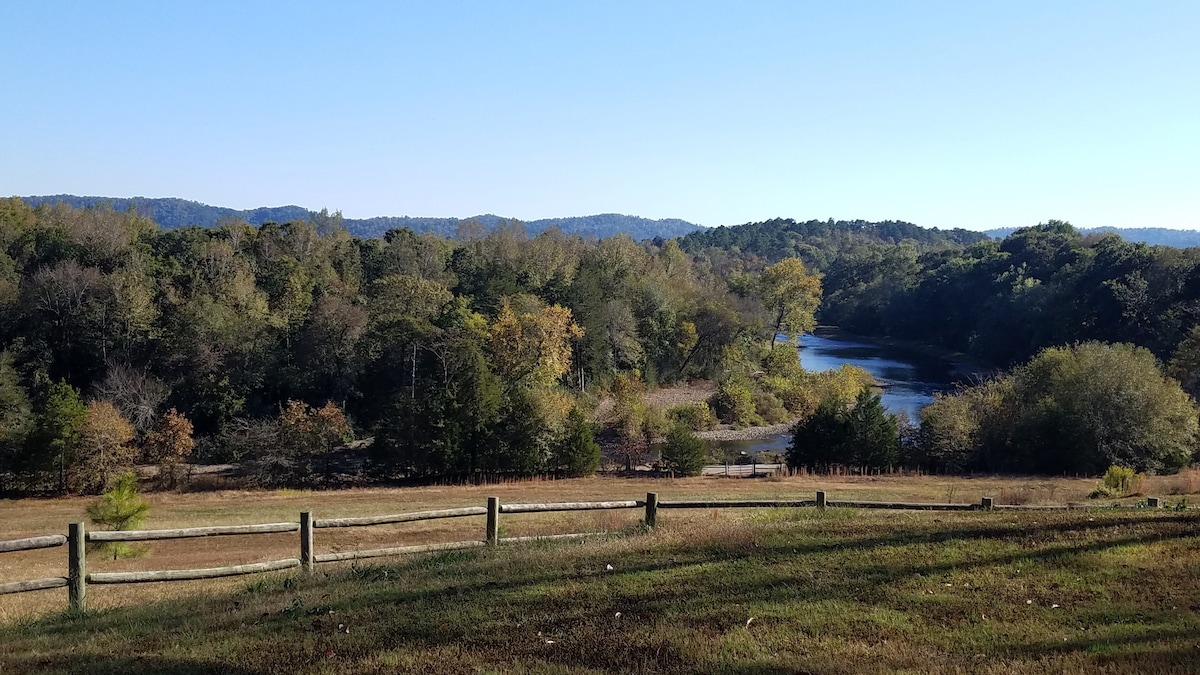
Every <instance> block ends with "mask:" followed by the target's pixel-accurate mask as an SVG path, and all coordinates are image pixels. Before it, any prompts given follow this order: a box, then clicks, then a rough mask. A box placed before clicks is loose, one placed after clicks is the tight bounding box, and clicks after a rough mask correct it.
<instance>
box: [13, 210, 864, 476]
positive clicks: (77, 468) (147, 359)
mask: <svg viewBox="0 0 1200 675" xmlns="http://www.w3.org/2000/svg"><path fill="white" fill-rule="evenodd" d="M776 268H777V269H769V270H768V271H769V272H770V273H769V274H765V275H762V276H763V281H752V280H748V278H744V277H739V278H738V279H737V283H736V284H735V283H731V281H730V280H729V279H726V278H723V277H722V276H720V275H719V274H716V273H714V272H713V271H712V270H711V269H710V268H709V266H708V265H706V264H705V263H703V262H699V261H696V260H695V259H693V258H692V257H690V256H688V255H687V254H686V253H684V252H683V251H682V250H681V249H680V248H679V246H678V245H677V244H676V243H675V242H673V241H668V242H665V243H662V244H661V245H660V244H655V243H653V242H645V243H641V244H639V243H637V242H635V241H634V240H632V239H631V238H629V237H627V236H616V237H610V238H606V239H602V240H585V239H584V238H582V237H579V236H567V235H565V234H563V233H562V232H561V231H560V230H558V229H553V228H552V229H549V230H546V231H543V232H542V233H540V234H538V235H537V236H535V237H532V238H531V237H528V236H527V233H526V232H525V230H524V227H523V226H522V225H521V224H520V223H516V222H505V223H501V224H499V225H497V226H496V227H495V228H493V229H492V230H490V231H487V230H485V228H483V226H482V225H480V224H478V223H465V224H463V226H462V227H460V228H459V232H458V238H457V239H456V240H451V239H447V238H444V237H440V236H437V235H434V234H430V233H425V234H417V233H415V232H413V231H412V230H408V229H398V230H391V231H389V232H388V233H387V234H386V235H385V236H384V237H382V238H378V239H360V238H355V237H353V236H351V235H350V234H349V233H348V232H347V231H346V230H345V229H344V228H341V227H337V224H336V223H334V224H333V226H330V223H328V222H327V221H323V220H317V221H315V222H314V221H313V220H312V219H310V220H302V221H292V222H289V223H285V224H276V223H266V224H263V225H262V226H260V227H257V228H255V227H252V226H250V225H249V224H247V223H244V222H238V221H233V222H227V223H225V224H223V225H222V226H221V227H219V228H199V227H190V228H177V229H160V228H158V227H157V226H156V224H155V223H154V222H153V221H151V220H149V219H148V218H145V217H143V216H141V215H139V214H138V213H137V212H136V211H130V212H117V211H114V210H112V209H111V208H108V207H94V208H88V209H75V208H72V207H70V206H67V205H65V204H57V205H54V206H48V205H43V206H39V207H36V208H34V207H30V206H29V205H27V204H24V203H23V202H22V201H21V200H18V199H8V200H0V313H2V314H3V321H2V322H0V326H2V328H0V347H2V352H0V451H2V454H0V479H3V480H4V481H5V486H4V488H5V489H7V490H10V491H12V490H22V491H27V492H29V491H32V492H46V491H54V490H60V491H61V490H78V491H90V490H94V489H97V488H98V487H99V486H100V485H102V484H103V483H104V482H106V480H107V477H108V476H109V475H110V474H111V473H112V471H113V470H115V469H114V468H113V467H116V466H119V465H126V464H128V463H130V462H132V461H135V460H138V461H152V462H166V463H168V464H172V463H178V461H182V459H184V458H190V459H192V460H197V461H208V462H223V461H237V462H246V463H249V464H253V465H255V466H256V467H257V469H256V470H257V471H258V475H259V476H260V477H261V479H262V481H263V482H268V483H269V482H272V481H274V482H319V481H320V480H321V479H322V474H328V473H330V466H329V464H330V459H331V457H330V455H331V450H332V448H334V447H335V446H338V445H340V444H341V443H343V442H345V441H346V440H348V439H349V438H351V437H353V436H356V435H357V436H374V437H375V442H374V443H373V444H372V445H371V450H370V454H371V457H370V466H371V472H372V476H374V477H385V476H397V477H409V478H414V477H415V478H420V477H433V476H441V477H451V476H458V477H469V476H472V475H477V474H479V473H484V472H491V473H495V472H501V473H504V472H515V473H538V472H544V471H552V472H557V473H565V472H571V471H578V470H584V469H586V468H587V467H589V466H590V467H591V469H592V470H594V468H595V466H594V465H595V462H596V461H598V457H590V455H592V454H594V453H595V452H596V445H595V442H594V440H592V435H593V433H594V431H595V430H594V428H593V427H592V425H591V422H590V421H589V420H590V417H591V411H592V410H593V409H594V407H595V404H596V394H597V393H606V394H607V393H612V395H613V396H614V397H615V399H616V408H617V409H616V412H615V413H614V414H613V415H612V424H613V425H614V426H616V427H617V428H618V429H619V431H620V433H619V434H618V436H619V438H618V440H619V442H620V444H621V449H622V453H623V454H624V456H625V457H626V459H627V461H630V462H632V461H633V460H634V459H635V458H637V456H638V455H639V454H640V453H641V452H642V451H643V450H644V448H645V443H646V441H647V440H648V439H650V438H656V437H660V436H661V435H662V434H663V433H665V431H666V430H667V427H668V426H669V423H670V421H671V420H669V419H667V418H666V414H667V412H668V411H648V410H646V409H645V408H644V407H643V406H642V405H641V404H640V397H639V396H638V392H639V391H641V390H643V389H644V388H645V387H647V386H649V387H653V386H656V385H657V384H659V383H669V382H674V381H677V380H680V379H684V378H691V377H704V378H713V379H718V380H720V381H721V382H722V383H723V384H722V387H721V389H720V392H719V394H720V396H718V397H717V398H716V400H714V402H713V406H714V408H715V409H709V408H708V406H706V405H700V406H698V409H693V410H681V411H670V412H671V415H673V416H674V418H675V419H676V420H678V419H683V418H686V419H687V420H689V424H691V425H692V426H704V425H710V424H711V423H712V422H713V420H714V419H715V418H714V414H715V415H720V416H722V417H723V418H724V419H725V420H727V421H735V422H739V423H744V424H751V423H756V422H759V421H763V420H771V421H776V422H778V421H784V420H786V419H789V418H791V417H793V416H795V415H797V414H801V413H802V412H803V408H804V407H805V406H810V405H815V402H814V400H815V399H816V398H819V397H820V396H821V393H820V392H821V391H825V390H830V389H833V388H837V387H839V386H843V385H842V384H840V380H838V378H837V377H833V376H822V377H808V376H806V375H805V374H804V373H803V371H802V370H801V369H800V368H799V361H798V358H797V357H796V355H795V352H796V350H795V349H794V347H791V348H788V347H784V346H783V345H782V344H779V345H775V344H774V342H775V340H774V337H775V335H776V334H778V333H780V332H782V333H791V334H793V335H794V334H796V333H798V332H800V331H803V330H808V329H810V328H811V327H812V323H813V322H812V313H813V311H814V310H815V308H816V305H817V302H818V301H819V294H820V285H819V280H818V279H817V278H816V277H815V276H812V275H810V274H808V273H807V272H806V270H805V269H804V266H803V265H802V264H800V263H799V262H798V261H796V260H792V261H788V264H781V265H779V266H776ZM767 284H774V286H770V285H767ZM796 298H798V299H796ZM772 353H774V354H775V355H774V357H772V358H767V357H768V356H770V355H771V354H772ZM764 360H765V361H767V363H766V364H765V365H764ZM759 372H766V373H768V374H769V375H770V376H771V377H770V379H768V380H763V381H759V380H754V381H751V379H752V378H751V374H753V373H759ZM845 377H846V378H850V379H851V380H855V381H858V380H860V379H862V378H861V374H860V373H854V372H853V371H848V373H847V374H846V375H845ZM768 387H773V389H771V390H768ZM185 437H186V438H185ZM193 438H194V447H193V445H192V443H193ZM572 452H575V453H579V452H583V453H586V454H588V455H589V457H587V458H584V459H583V460H580V458H579V457H576V456H572V454H571V453H572ZM185 456H186V457H185Z"/></svg>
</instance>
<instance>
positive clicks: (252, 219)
mask: <svg viewBox="0 0 1200 675" xmlns="http://www.w3.org/2000/svg"><path fill="white" fill-rule="evenodd" d="M22 200H23V201H24V202H25V203H26V204H29V205H30V206H53V205H55V204H65V205H67V206H70V207H72V208H75V209H91V208H97V207H104V208H111V209H113V210H114V211H120V212H126V211H129V210H131V209H132V210H134V211H137V212H138V213H140V214H142V215H143V216H146V217H148V218H150V219H152V220H153V221H154V222H155V223H157V224H158V226H159V227H162V228H164V229H174V228H177V227H190V226H192V225H197V226H200V227H219V226H220V225H221V224H223V223H226V222H237V221H241V222H245V223H249V224H250V225H254V226H256V227H257V226H259V225H262V224H264V223H287V222H292V221H309V220H313V221H317V222H320V221H323V220H327V219H329V218H333V219H335V220H336V221H337V223H338V225H339V226H341V227H345V228H346V230H348V231H349V232H350V234H352V235H354V236H356V237H363V238H370V237H382V236H384V234H386V233H387V232H388V231H389V230H398V229H403V228H408V229H410V230H412V231H414V232H432V233H434V234H437V235H441V236H443V237H453V236H454V235H455V233H456V232H457V231H458V228H459V226H461V225H462V224H463V223H465V222H468V221H470V222H473V223H478V224H480V225H483V227H484V228H485V229H487V230H491V229H493V228H494V227H496V226H497V225H500V224H501V223H504V222H507V220H508V219H506V218H502V217H500V216H496V215H492V214H485V215H479V216H475V217H473V218H428V217H415V216H377V217H373V218H342V217H341V215H340V214H338V213H335V214H333V215H332V216H331V215H330V214H329V213H328V211H327V210H325V209H322V211H320V212H317V211H310V210H308V209H306V208H304V207H301V206H274V207H260V208H257V209H245V210H237V209H231V208H226V207H222V206H210V205H208V204H202V203H200V202H195V201H191V200H187V199H178V198H174V197H166V198H152V197H80V196H77V195H43V196H33V197H24V198H23V199H22ZM552 227H557V228H559V229H560V230H562V231H563V232H566V233H567V234H578V235H581V236H583V237H596V238H604V237H611V236H613V235H616V234H620V233H624V234H628V235H630V236H632V237H633V238H634V239H637V240H641V239H650V238H653V237H656V236H662V237H667V238H670V237H676V236H679V235H683V234H687V233H688V232H692V231H694V230H698V229H700V226H699V225H694V224H692V223H689V222H687V221H684V220H679V219H677V218H664V219H661V220H651V219H649V218H640V217H638V216H626V215H622V214H618V213H602V214H598V215H593V216H577V217H568V218H545V219H542V220H530V221H527V222H525V228H526V230H528V231H529V232H530V233H531V234H536V233H538V232H541V231H542V230H547V229H550V228H552Z"/></svg>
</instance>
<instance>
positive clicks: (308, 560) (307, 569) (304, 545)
mask: <svg viewBox="0 0 1200 675" xmlns="http://www.w3.org/2000/svg"><path fill="white" fill-rule="evenodd" d="M300 567H301V568H303V569H304V573H305V574H312V573H313V567H314V566H313V521H312V511H301V512H300Z"/></svg>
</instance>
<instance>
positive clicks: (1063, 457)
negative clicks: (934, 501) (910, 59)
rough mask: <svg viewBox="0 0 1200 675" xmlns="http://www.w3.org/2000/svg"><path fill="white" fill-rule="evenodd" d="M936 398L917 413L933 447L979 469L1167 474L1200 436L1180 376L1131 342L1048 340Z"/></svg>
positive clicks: (1188, 457)
mask: <svg viewBox="0 0 1200 675" xmlns="http://www.w3.org/2000/svg"><path fill="white" fill-rule="evenodd" d="M933 407H935V408H937V410H934V411H931V413H930V414H926V413H925V412H923V413H922V420H921V421H922V434H921V435H922V438H923V439H924V440H925V442H926V443H928V444H929V446H928V447H927V448H926V452H927V454H928V455H930V456H935V457H937V456H941V457H943V458H947V459H950V458H961V459H962V460H964V463H965V464H967V465H969V468H971V469H974V470H983V471H1001V472H1028V473H1045V474H1053V473H1063V472H1087V473H1093V472H1098V471H1101V470H1103V469H1104V467H1107V466H1112V465H1119V466H1123V467H1130V468H1131V469H1134V470H1137V471H1147V472H1155V473H1171V472H1175V471H1178V470H1179V469H1181V468H1183V467H1184V466H1186V465H1187V464H1188V462H1190V461H1191V459H1192V455H1193V452H1194V451H1195V448H1196V443H1197V439H1198V437H1200V430H1198V428H1197V416H1196V409H1195V407H1194V405H1193V403H1192V402H1191V401H1190V400H1189V399H1188V396H1187V394H1185V393H1184V392H1183V390H1181V389H1180V388H1179V383H1178V382H1175V381H1174V380H1172V379H1170V378H1167V377H1164V376H1163V374H1162V372H1161V371H1160V370H1159V366H1158V363H1157V361H1156V360H1155V358H1154V355H1153V354H1151V353H1150V352H1149V351H1148V350H1146V349H1143V348H1141V347H1136V346H1134V345H1128V344H1118V345H1108V344H1102V343H1099V342H1089V343H1085V344H1080V345H1075V346H1072V347H1053V348H1049V349H1045V350H1043V351H1042V352H1041V353H1040V354H1038V355H1037V356H1036V357H1034V358H1033V359H1031V360H1030V361H1029V362H1028V363H1026V364H1024V365H1022V366H1019V367H1017V368H1016V369H1014V370H1013V371H1012V373H1010V374H1008V375H1004V376H1001V377H999V378H996V379H995V380H992V381H990V382H986V383H984V384H982V385H979V386H976V387H970V388H968V389H965V390H963V391H960V392H958V393H956V394H954V395H953V396H948V397H945V398H943V399H941V400H939V401H938V402H936V403H935V404H934V406H933ZM934 413H936V414H934ZM947 464H949V462H947Z"/></svg>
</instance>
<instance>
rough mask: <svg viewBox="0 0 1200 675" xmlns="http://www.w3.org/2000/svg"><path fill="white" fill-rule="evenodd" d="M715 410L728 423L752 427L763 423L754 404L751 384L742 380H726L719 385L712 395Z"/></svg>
mask: <svg viewBox="0 0 1200 675" xmlns="http://www.w3.org/2000/svg"><path fill="white" fill-rule="evenodd" d="M712 407H713V411H714V412H716V414H717V417H718V418H719V419H720V420H721V421H722V422H725V423H727V424H733V425H735V426H743V427H752V426H756V425H758V424H761V423H762V418H761V417H759V416H758V412H757V411H756V410H755V406H754V394H753V392H751V390H750V386H749V385H748V384H745V383H743V382H740V381H735V380H726V381H724V382H722V383H721V384H720V385H719V386H718V387H717V393H715V394H713V397H712Z"/></svg>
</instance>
